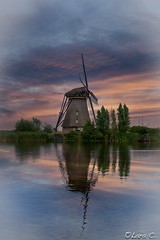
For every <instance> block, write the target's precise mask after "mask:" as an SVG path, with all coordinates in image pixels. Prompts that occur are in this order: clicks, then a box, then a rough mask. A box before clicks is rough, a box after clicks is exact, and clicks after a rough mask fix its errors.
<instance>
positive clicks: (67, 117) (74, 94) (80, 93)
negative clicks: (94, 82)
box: [55, 55, 98, 132]
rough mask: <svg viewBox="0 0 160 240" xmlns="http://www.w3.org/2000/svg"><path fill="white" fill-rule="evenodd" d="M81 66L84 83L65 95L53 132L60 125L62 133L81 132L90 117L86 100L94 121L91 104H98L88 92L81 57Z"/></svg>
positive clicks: (94, 97)
mask: <svg viewBox="0 0 160 240" xmlns="http://www.w3.org/2000/svg"><path fill="white" fill-rule="evenodd" d="M82 65H83V71H84V77H85V82H83V81H82V80H81V77H80V81H81V83H82V85H83V87H79V88H74V89H72V90H70V91H68V92H66V93H65V95H64V98H63V101H62V105H61V109H60V112H59V116H58V120H57V124H56V127H55V130H56V131H57V128H58V127H59V126H60V125H61V124H62V127H63V131H64V132H70V131H72V130H81V129H82V128H83V126H84V125H85V123H86V122H87V121H90V115H89V111H88V107H87V99H88V100H89V103H90V107H91V110H92V114H93V119H94V121H95V112H94V108H93V103H92V102H94V103H95V104H98V99H97V98H96V96H95V95H94V94H93V93H92V92H91V91H90V90H89V87H88V80H87V75H86V69H85V64H84V58H83V55H82Z"/></svg>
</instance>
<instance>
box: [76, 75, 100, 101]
mask: <svg viewBox="0 0 160 240" xmlns="http://www.w3.org/2000/svg"><path fill="white" fill-rule="evenodd" d="M79 79H80V81H81V83H82V84H83V86H84V88H85V89H86V90H87V92H88V93H89V94H90V96H91V99H92V101H93V102H94V103H95V104H96V105H98V98H97V97H96V96H95V95H94V93H93V92H91V91H90V90H89V89H88V88H87V87H86V86H85V84H84V82H82V79H81V77H80V75H79Z"/></svg>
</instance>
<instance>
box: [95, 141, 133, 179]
mask: <svg viewBox="0 0 160 240" xmlns="http://www.w3.org/2000/svg"><path fill="white" fill-rule="evenodd" d="M117 161H118V167H119V176H120V178H123V177H128V175H129V172H130V149H129V147H128V146H127V145H120V146H119V147H118V145H105V144H101V145H99V146H98V170H99V171H100V172H101V173H102V175H103V176H105V174H106V173H109V172H110V171H111V172H112V173H115V172H116V167H117ZM111 163H112V167H111V169H110V165H111Z"/></svg>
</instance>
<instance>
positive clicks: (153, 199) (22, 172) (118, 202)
mask: <svg viewBox="0 0 160 240" xmlns="http://www.w3.org/2000/svg"><path fill="white" fill-rule="evenodd" d="M140 237H141V238H140ZM142 237H143V238H142ZM51 239H52V240H53V239H54V240H76V239H84V240H91V239H92V240H106V239H109V240H124V239H160V146H154V145H150V144H141V145H140V144H137V145H135V146H128V145H103V144H88V143H85V144H69V143H65V144H61V143H59V144H54V143H52V144H43V145H42V144H41V145H40V144H1V145H0V240H51Z"/></svg>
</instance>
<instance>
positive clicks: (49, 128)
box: [43, 123, 53, 133]
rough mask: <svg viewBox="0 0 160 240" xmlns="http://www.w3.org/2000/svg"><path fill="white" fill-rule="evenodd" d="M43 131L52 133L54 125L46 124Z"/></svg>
mask: <svg viewBox="0 0 160 240" xmlns="http://www.w3.org/2000/svg"><path fill="white" fill-rule="evenodd" d="M43 131H44V132H47V133H52V132H53V128H52V125H51V124H47V123H45V125H44V128H43Z"/></svg>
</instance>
